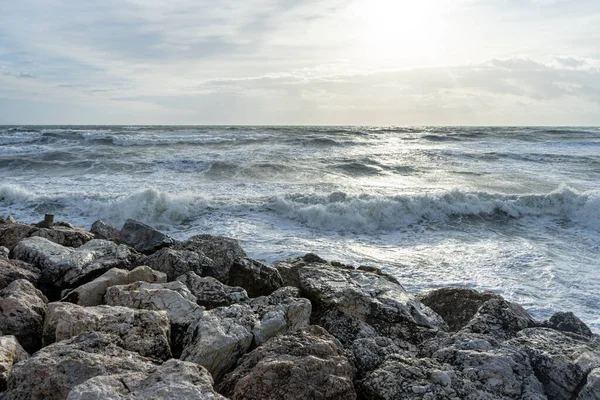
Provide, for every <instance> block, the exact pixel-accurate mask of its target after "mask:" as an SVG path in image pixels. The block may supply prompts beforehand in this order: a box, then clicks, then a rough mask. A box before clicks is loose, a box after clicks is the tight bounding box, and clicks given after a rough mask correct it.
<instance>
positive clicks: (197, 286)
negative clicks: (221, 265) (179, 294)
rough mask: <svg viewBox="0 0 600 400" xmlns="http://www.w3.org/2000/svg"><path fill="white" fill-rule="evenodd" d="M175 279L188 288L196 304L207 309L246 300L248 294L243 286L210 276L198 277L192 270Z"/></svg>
mask: <svg viewBox="0 0 600 400" xmlns="http://www.w3.org/2000/svg"><path fill="white" fill-rule="evenodd" d="M177 280H178V281H179V282H181V283H183V284H184V285H185V286H187V288H188V289H190V292H192V294H193V295H194V296H195V297H196V302H197V303H198V305H200V306H203V307H206V309H208V310H210V309H213V308H216V307H222V306H229V305H232V304H236V303H241V302H244V301H247V300H248V294H247V293H246V291H245V290H244V289H243V288H241V287H236V286H227V285H224V284H222V283H221V282H219V281H218V280H217V279H215V278H212V277H210V276H207V277H204V278H203V277H200V276H198V275H196V273H194V272H193V271H190V272H187V273H185V274H183V275H181V276H179V277H177Z"/></svg>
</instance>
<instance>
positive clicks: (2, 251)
mask: <svg viewBox="0 0 600 400" xmlns="http://www.w3.org/2000/svg"><path fill="white" fill-rule="evenodd" d="M9 255H10V250H9V249H8V247H4V246H0V260H8V256H9Z"/></svg>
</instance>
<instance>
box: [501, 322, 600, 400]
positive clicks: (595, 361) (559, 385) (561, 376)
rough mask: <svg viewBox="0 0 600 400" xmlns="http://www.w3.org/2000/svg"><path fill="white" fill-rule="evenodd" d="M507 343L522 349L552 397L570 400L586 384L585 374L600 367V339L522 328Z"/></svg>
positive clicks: (552, 398)
mask: <svg viewBox="0 0 600 400" xmlns="http://www.w3.org/2000/svg"><path fill="white" fill-rule="evenodd" d="M506 343H507V344H508V345H513V346H518V347H520V348H521V349H523V350H524V351H525V352H526V353H527V354H528V355H529V357H530V359H531V365H532V367H533V369H534V371H535V374H536V376H537V378H538V379H539V380H540V382H542V385H544V391H545V393H546V395H547V396H548V399H550V400H558V399H571V398H575V397H576V396H577V392H578V391H579V390H580V389H581V388H582V387H583V386H584V385H585V383H586V376H587V375H588V373H589V372H591V371H592V370H593V369H595V368H599V367H600V339H599V338H598V337H593V338H588V337H585V336H579V335H573V334H569V333H562V332H559V331H556V330H554V329H548V328H530V329H524V330H522V331H520V332H519V333H518V334H517V336H516V337H515V338H514V339H511V340H509V341H507V342H506Z"/></svg>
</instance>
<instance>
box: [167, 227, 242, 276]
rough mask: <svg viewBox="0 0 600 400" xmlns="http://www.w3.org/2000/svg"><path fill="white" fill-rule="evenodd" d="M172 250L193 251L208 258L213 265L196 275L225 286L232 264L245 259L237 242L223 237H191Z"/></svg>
mask: <svg viewBox="0 0 600 400" xmlns="http://www.w3.org/2000/svg"><path fill="white" fill-rule="evenodd" d="M173 248H174V249H176V250H188V251H193V252H195V253H199V254H203V255H205V256H206V257H208V258H210V259H211V260H212V261H213V264H212V265H207V266H205V268H204V270H203V272H202V273H201V274H198V275H201V276H212V277H213V278H216V279H218V280H219V281H221V282H222V283H225V284H228V279H229V270H230V269H231V266H232V264H233V262H234V261H235V260H237V259H238V258H243V257H246V252H245V251H244V250H243V249H242V248H241V247H240V245H239V244H238V242H237V240H235V239H231V238H227V237H223V236H212V235H197V236H192V237H191V238H189V239H188V240H186V241H184V242H181V243H178V244H176V245H175V246H174V247H173ZM186 272H187V271H186ZM194 272H196V273H198V272H197V271H194Z"/></svg>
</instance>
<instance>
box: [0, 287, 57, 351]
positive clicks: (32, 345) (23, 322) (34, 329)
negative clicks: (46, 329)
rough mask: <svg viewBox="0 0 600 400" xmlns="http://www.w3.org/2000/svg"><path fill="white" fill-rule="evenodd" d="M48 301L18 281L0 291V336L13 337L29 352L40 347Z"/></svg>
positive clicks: (32, 288) (33, 288) (36, 291)
mask: <svg viewBox="0 0 600 400" xmlns="http://www.w3.org/2000/svg"><path fill="white" fill-rule="evenodd" d="M46 303H48V299H47V298H46V297H45V296H44V295H43V294H42V292H40V291H39V290H37V289H36V288H35V287H34V286H33V285H32V284H31V283H30V282H29V281H26V280H24V279H19V280H16V281H14V282H12V283H11V284H10V285H8V286H7V287H6V288H4V289H2V290H1V291H0V335H14V336H16V338H17V340H18V341H19V343H21V345H22V346H23V348H25V350H26V351H27V352H29V353H33V352H34V351H37V350H38V349H39V348H40V347H41V345H42V327H43V325H44V317H45V315H46Z"/></svg>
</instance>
